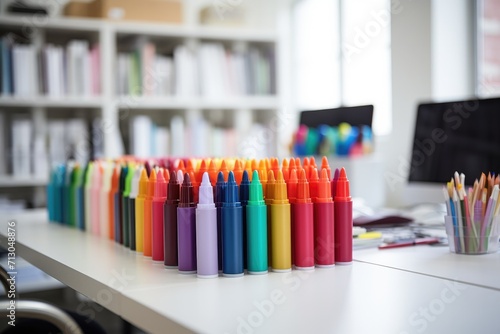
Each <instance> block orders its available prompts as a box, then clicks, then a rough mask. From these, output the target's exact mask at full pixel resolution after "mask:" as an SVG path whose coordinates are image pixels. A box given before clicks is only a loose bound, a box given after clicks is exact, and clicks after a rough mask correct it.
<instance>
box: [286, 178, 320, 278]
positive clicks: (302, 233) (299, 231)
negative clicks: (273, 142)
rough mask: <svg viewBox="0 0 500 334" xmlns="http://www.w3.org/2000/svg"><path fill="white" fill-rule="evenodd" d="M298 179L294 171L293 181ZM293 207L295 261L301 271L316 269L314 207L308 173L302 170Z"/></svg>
mask: <svg viewBox="0 0 500 334" xmlns="http://www.w3.org/2000/svg"><path fill="white" fill-rule="evenodd" d="M294 175H295V177H296V174H295V170H293V171H292V177H291V178H290V179H292V178H293V177H294ZM291 203H292V204H291V206H292V235H293V236H294V237H293V238H292V240H293V245H292V249H293V260H294V264H295V267H296V268H297V269H299V270H311V269H314V207H313V203H312V201H311V197H310V195H309V183H308V182H307V178H306V172H305V170H304V169H301V170H300V177H299V179H298V182H297V196H296V198H295V200H294V201H293V202H291Z"/></svg>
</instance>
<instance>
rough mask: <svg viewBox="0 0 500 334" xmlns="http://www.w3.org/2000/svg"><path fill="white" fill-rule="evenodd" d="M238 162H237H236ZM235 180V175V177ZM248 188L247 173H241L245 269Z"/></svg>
mask: <svg viewBox="0 0 500 334" xmlns="http://www.w3.org/2000/svg"><path fill="white" fill-rule="evenodd" d="M236 161H238V160H236ZM235 179H236V175H235ZM249 188H250V181H249V180H248V173H247V171H244V172H243V175H242V180H241V182H240V202H241V207H242V211H243V214H242V217H243V220H242V222H243V267H244V268H245V269H246V268H247V232H246V229H247V214H246V207H247V203H248V199H249V196H250V194H249Z"/></svg>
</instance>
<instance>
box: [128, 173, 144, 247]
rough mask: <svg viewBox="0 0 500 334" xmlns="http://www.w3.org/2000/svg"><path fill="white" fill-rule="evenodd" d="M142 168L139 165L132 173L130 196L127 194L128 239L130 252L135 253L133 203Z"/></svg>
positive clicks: (136, 194)
mask: <svg viewBox="0 0 500 334" xmlns="http://www.w3.org/2000/svg"><path fill="white" fill-rule="evenodd" d="M142 169H143V167H142V166H140V165H139V167H137V168H136V169H135V171H134V176H133V177H132V181H131V183H130V194H129V200H128V210H129V220H130V225H129V232H128V233H129V237H130V250H133V251H136V250H137V244H136V241H137V240H136V236H135V231H136V228H135V226H136V223H137V222H136V221H135V218H136V215H135V201H136V199H137V196H138V195H139V179H140V178H141V173H142Z"/></svg>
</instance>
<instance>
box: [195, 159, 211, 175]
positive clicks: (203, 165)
mask: <svg viewBox="0 0 500 334" xmlns="http://www.w3.org/2000/svg"><path fill="white" fill-rule="evenodd" d="M205 172H208V169H207V163H206V161H205V159H202V160H201V165H200V169H198V173H196V179H197V180H201V179H202V178H203V173H205Z"/></svg>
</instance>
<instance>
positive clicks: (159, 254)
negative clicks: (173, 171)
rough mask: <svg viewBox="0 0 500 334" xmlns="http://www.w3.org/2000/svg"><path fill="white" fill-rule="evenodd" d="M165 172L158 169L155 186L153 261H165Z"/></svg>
mask: <svg viewBox="0 0 500 334" xmlns="http://www.w3.org/2000/svg"><path fill="white" fill-rule="evenodd" d="M167 172H168V171H167ZM165 174H167V173H165ZM165 174H164V172H163V171H162V170H161V169H160V170H158V174H157V175H156V185H155V187H154V196H153V211H152V217H153V232H152V237H153V243H152V250H153V251H152V257H153V261H163V222H164V214H163V205H164V204H165V200H166V199H167V182H166V181H165V176H164V175H165ZM167 175H169V174H167Z"/></svg>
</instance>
